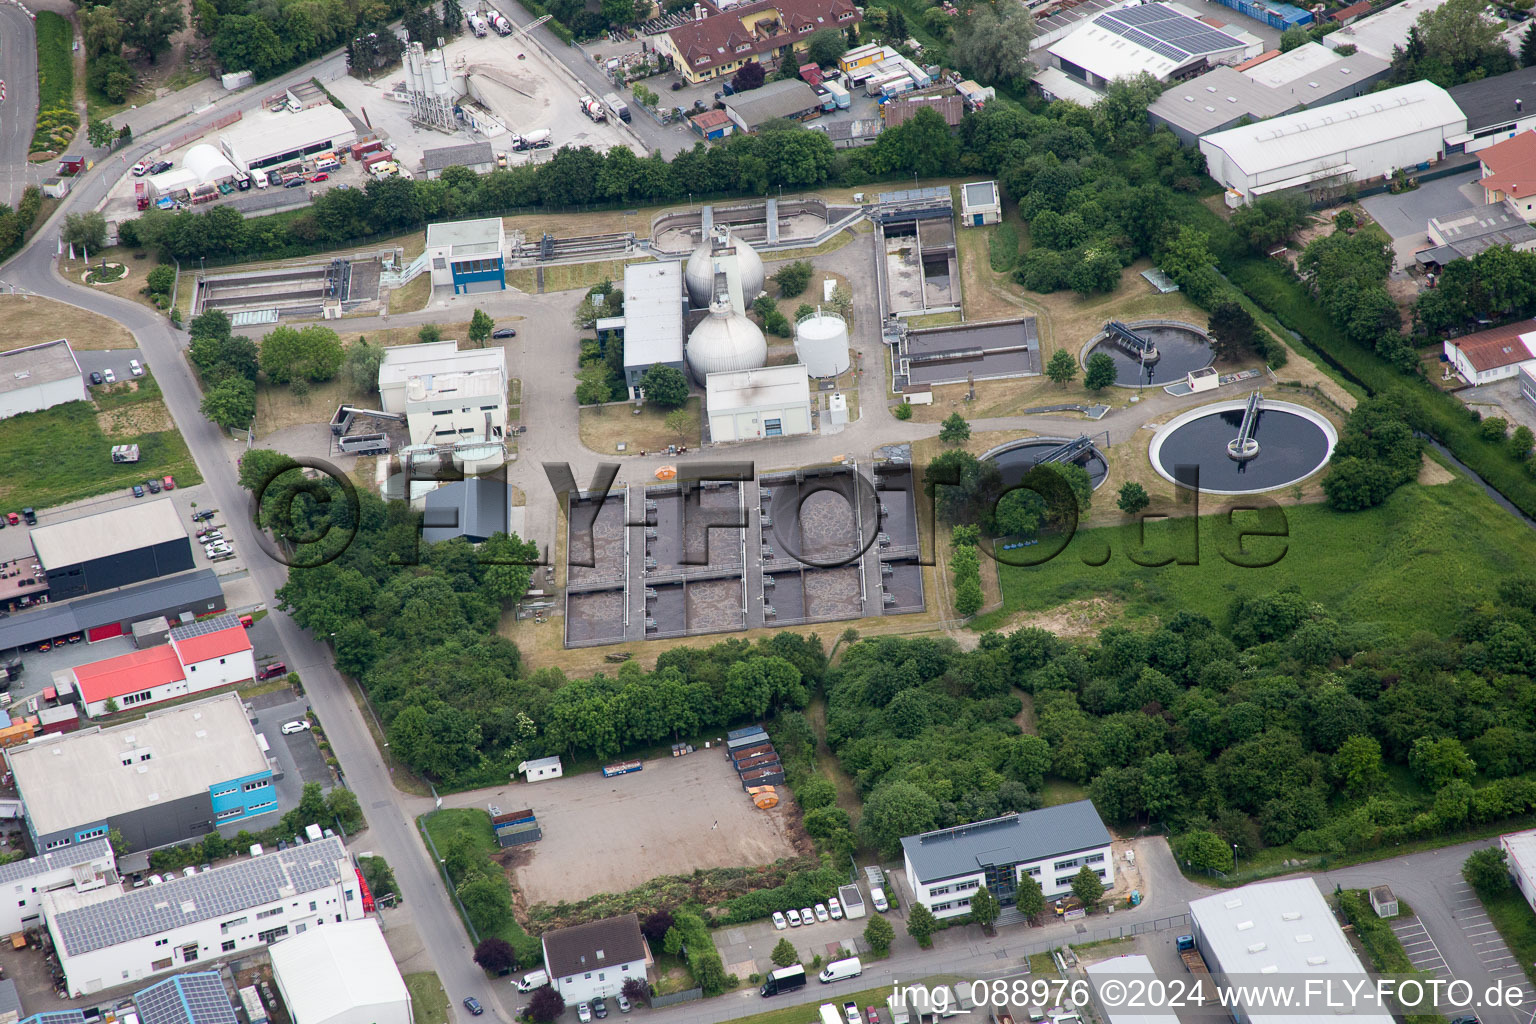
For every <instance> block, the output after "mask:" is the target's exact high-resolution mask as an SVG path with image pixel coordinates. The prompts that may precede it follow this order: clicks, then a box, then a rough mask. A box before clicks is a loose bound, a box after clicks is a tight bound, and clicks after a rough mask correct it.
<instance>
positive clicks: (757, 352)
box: [687, 303, 768, 382]
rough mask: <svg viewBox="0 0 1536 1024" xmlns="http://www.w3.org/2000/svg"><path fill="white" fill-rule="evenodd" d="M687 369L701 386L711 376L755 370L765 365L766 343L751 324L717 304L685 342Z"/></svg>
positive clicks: (726, 307)
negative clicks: (686, 343) (726, 372)
mask: <svg viewBox="0 0 1536 1024" xmlns="http://www.w3.org/2000/svg"><path fill="white" fill-rule="evenodd" d="M687 356H688V368H689V369H690V370H692V371H693V375H694V376H695V377H697V378H698V379H699V381H700V382H703V380H704V378H705V377H707V376H709V375H710V374H712V373H723V372H725V371H727V370H755V369H757V368H758V367H760V366H762V365H763V364H764V363H766V362H767V361H768V341H767V339H765V338H764V337H763V332H762V331H761V330H759V329H758V326H757V325H756V324H754V323H753V322H752V321H751V320H748V319H747V318H746V317H745V316H742V315H741V314H740V313H735V312H732V310H731V308H730V306H729V305H727V304H725V303H716V304H715V305H714V306H713V307H711V309H710V311H709V316H708V317H706V318H705V319H704V321H703V322H702V323H700V324H699V326H697V327H695V328H694V329H693V334H692V335H691V336H690V337H689V338H688V352H687Z"/></svg>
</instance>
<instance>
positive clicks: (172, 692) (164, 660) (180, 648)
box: [71, 615, 256, 718]
mask: <svg viewBox="0 0 1536 1024" xmlns="http://www.w3.org/2000/svg"><path fill="white" fill-rule="evenodd" d="M71 671H72V672H73V673H74V677H75V689H76V691H77V692H78V693H79V694H80V703H81V704H82V705H83V706H84V708H85V713H86V715H87V716H88V717H91V718H95V717H97V716H98V715H103V714H107V713H108V711H107V702H108V701H111V702H112V703H113V705H114V706H115V707H116V708H117V709H118V710H122V709H125V708H129V707H140V706H143V705H148V704H158V703H160V702H161V701H166V700H174V699H176V698H178V697H185V696H187V695H188V694H193V693H201V692H202V691H204V690H212V689H215V688H217V687H220V686H228V685H229V684H231V683H238V682H243V681H245V680H247V679H253V678H255V675H256V661H255V655H254V652H253V650H252V648H251V641H250V638H249V637H247V636H246V634H245V629H244V627H242V626H241V625H240V620H239V618H237V617H236V616H234V615H213V616H209V617H208V618H206V619H202V620H199V621H197V622H189V623H186V624H184V625H180V626H176V627H174V628H173V629H172V630H171V638H170V642H169V643H165V644H160V645H157V646H154V647H147V648H144V649H143V650H138V651H131V652H129V653H128V654H123V655H119V656H118V657H116V658H107V659H106V660H104V661H97V662H92V663H91V664H88V665H80V666H78V667H76V668H74V669H72V670H71Z"/></svg>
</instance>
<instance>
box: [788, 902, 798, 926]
mask: <svg viewBox="0 0 1536 1024" xmlns="http://www.w3.org/2000/svg"><path fill="white" fill-rule="evenodd" d="M788 913H789V926H790V927H791V928H799V927H800V911H798V910H795V909H794V908H793V907H791V908H790V910H789V911H788Z"/></svg>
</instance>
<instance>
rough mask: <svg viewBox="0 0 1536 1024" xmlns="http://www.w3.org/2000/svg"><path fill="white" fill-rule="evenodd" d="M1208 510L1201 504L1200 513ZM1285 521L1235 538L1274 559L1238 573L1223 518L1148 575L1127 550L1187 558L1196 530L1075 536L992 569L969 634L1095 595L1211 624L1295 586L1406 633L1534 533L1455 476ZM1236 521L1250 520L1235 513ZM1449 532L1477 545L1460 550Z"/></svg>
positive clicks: (1520, 555) (1309, 508)
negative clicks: (997, 588) (993, 595)
mask: <svg viewBox="0 0 1536 1024" xmlns="http://www.w3.org/2000/svg"><path fill="white" fill-rule="evenodd" d="M1098 500H1100V501H1106V500H1112V496H1110V495H1101V496H1099V497H1098ZM1213 504H1215V501H1214V499H1212V498H1209V497H1208V498H1207V499H1206V507H1207V508H1210V507H1211V506H1212V505H1213ZM1218 507H1220V506H1218ZM1278 514H1279V513H1277V512H1271V515H1274V516H1276V517H1278ZM1283 514H1284V520H1285V523H1286V529H1287V532H1288V536H1286V537H1284V538H1277V537H1249V538H1248V539H1247V540H1246V541H1244V542H1243V550H1245V551H1246V552H1247V553H1248V555H1249V557H1251V558H1255V559H1257V560H1259V561H1273V564H1272V565H1269V566H1268V567H1265V568H1242V567H1239V566H1236V565H1233V564H1232V563H1231V562H1229V561H1227V559H1226V558H1224V557H1223V554H1222V553H1223V552H1224V551H1225V552H1228V553H1233V552H1236V551H1237V550H1238V540H1237V530H1238V527H1234V526H1233V525H1231V524H1229V523H1228V522H1226V516H1224V515H1203V516H1201V517H1200V518H1199V520H1198V530H1199V557H1198V564H1193V565H1179V564H1169V565H1164V566H1161V567H1158V568H1147V567H1144V566H1142V565H1138V564H1136V563H1135V562H1133V561H1131V558H1130V554H1131V553H1132V552H1137V557H1138V558H1140V559H1141V560H1142V561H1144V562H1147V561H1156V560H1158V559H1159V556H1161V557H1164V558H1166V557H1168V556H1169V555H1172V554H1175V553H1182V552H1189V551H1192V550H1193V546H1192V545H1191V544H1190V543H1189V542H1188V540H1187V539H1186V538H1188V537H1189V535H1190V532H1191V530H1192V529H1193V528H1194V527H1195V526H1196V523H1195V522H1192V521H1191V520H1190V519H1187V518H1186V519H1179V520H1162V521H1152V522H1149V523H1147V525H1146V539H1145V542H1144V543H1142V544H1138V543H1137V542H1136V536H1135V535H1136V532H1137V528H1136V526H1135V525H1134V524H1132V525H1130V526H1124V527H1102V528H1098V529H1092V530H1083V531H1079V533H1078V534H1077V535H1076V536H1075V537H1073V538H1072V540H1071V541H1070V542H1069V543H1068V544H1067V546H1066V547H1065V548H1064V549H1063V550H1062V552H1061V553H1060V554H1059V555H1057V556H1056V557H1055V558H1054V559H1052V560H1051V561H1049V562H1046V563H1045V564H1044V565H1039V566H1034V567H1029V568H1025V567H1018V566H1006V565H1005V566H1001V567H1000V572H999V578H1000V580H1001V583H1002V589H1003V609H1002V610H1001V611H999V612H994V613H992V614H991V615H986V616H982V617H981V618H979V619H978V620H977V621H976V622H975V623H973V628H975V629H977V630H987V629H996V628H999V627H1001V626H1003V625H1004V624H1005V623H1006V621H1007V620H1008V619H1009V618H1010V617H1011V615H1012V614H1013V613H1016V612H1021V611H1025V612H1035V611H1043V610H1046V609H1050V608H1055V607H1057V606H1058V605H1060V604H1062V603H1064V602H1067V601H1072V600H1075V599H1078V598H1083V597H1089V596H1094V595H1111V596H1113V597H1115V598H1117V599H1119V600H1120V601H1122V602H1123V603H1124V614H1125V616H1126V617H1127V618H1129V619H1146V618H1149V617H1153V616H1156V617H1159V618H1162V619H1167V618H1168V617H1170V616H1172V615H1173V614H1174V613H1175V612H1177V611H1181V610H1187V611H1190V612H1195V613H1197V614H1201V615H1206V616H1208V617H1210V619H1211V620H1212V621H1213V622H1216V623H1217V624H1218V625H1221V624H1223V623H1225V621H1226V618H1227V612H1228V610H1229V608H1230V607H1231V605H1232V602H1233V600H1234V599H1235V598H1238V597H1243V596H1250V595H1254V594H1264V593H1268V592H1270V591H1274V590H1279V589H1281V588H1282V587H1286V586H1290V585H1293V584H1294V585H1295V586H1297V587H1299V588H1300V590H1301V593H1302V594H1303V595H1304V596H1305V597H1306V598H1307V599H1308V600H1310V601H1319V602H1321V603H1322V604H1323V605H1324V606H1325V607H1327V608H1329V609H1330V610H1331V611H1332V612H1333V613H1335V614H1337V615H1339V616H1340V617H1342V618H1344V619H1347V620H1349V621H1352V622H1358V623H1366V622H1379V623H1381V624H1382V625H1383V626H1384V627H1385V628H1386V629H1387V630H1388V631H1389V632H1391V633H1393V634H1395V635H1397V636H1399V637H1406V636H1408V635H1410V634H1412V633H1413V632H1414V631H1415V630H1421V629H1422V630H1429V631H1437V630H1440V629H1443V628H1444V624H1445V623H1447V622H1453V621H1455V620H1456V617H1457V616H1458V615H1459V614H1460V611H1461V609H1462V608H1463V607H1464V606H1465V605H1467V604H1469V603H1471V602H1472V601H1474V600H1475V599H1476V595H1478V594H1480V593H1489V594H1491V591H1492V587H1493V582H1494V581H1496V580H1498V579H1499V578H1500V577H1501V576H1502V575H1503V574H1504V573H1506V572H1507V571H1508V567H1509V566H1511V565H1528V564H1530V560H1531V559H1532V558H1533V557H1536V532H1532V531H1531V529H1530V528H1529V527H1527V526H1526V525H1525V524H1524V523H1522V522H1520V521H1519V520H1518V519H1516V518H1514V517H1513V516H1510V515H1509V514H1508V513H1507V512H1505V511H1504V510H1503V509H1502V508H1500V507H1499V506H1498V505H1496V504H1494V502H1493V501H1492V500H1491V499H1490V498H1489V497H1488V496H1487V495H1486V494H1485V493H1484V492H1483V490H1482V489H1481V488H1479V487H1477V486H1476V485H1475V484H1473V483H1472V482H1471V481H1468V480H1465V479H1458V480H1456V481H1455V482H1453V483H1450V484H1446V485H1441V486H1435V487H1425V486H1420V485H1417V484H1411V485H1409V486H1407V487H1403V488H1401V489H1399V490H1398V491H1397V493H1395V494H1394V495H1393V496H1392V497H1391V498H1390V499H1389V500H1388V501H1387V502H1386V504H1384V505H1382V506H1380V507H1378V508H1374V509H1370V510H1368V511H1365V512H1353V513H1338V512H1334V511H1332V510H1330V509H1328V508H1327V507H1326V506H1324V505H1296V506H1289V507H1287V508H1285V509H1284V510H1283ZM1237 522H1238V523H1239V525H1240V526H1241V525H1243V524H1253V523H1255V522H1256V519H1255V517H1254V515H1253V514H1252V513H1244V514H1241V515H1240V516H1239V517H1238V519H1237ZM1248 528H1249V529H1252V528H1254V527H1253V526H1252V525H1248ZM1458 537H1472V538H1475V540H1474V542H1473V543H1460V542H1457V540H1456V538H1458ZM1106 553H1107V556H1108V560H1107V561H1104V559H1105V556H1106ZM1101 561H1102V562H1103V564H1101V565H1097V566H1095V565H1090V564H1087V563H1088V562H1101Z"/></svg>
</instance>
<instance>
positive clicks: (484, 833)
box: [416, 807, 538, 1024]
mask: <svg viewBox="0 0 1536 1024" xmlns="http://www.w3.org/2000/svg"><path fill="white" fill-rule="evenodd" d="M416 824H417V825H418V826H419V827H420V828H422V829H424V830H425V831H426V833H427V834H428V835H430V836H431V837H432V842H433V844H435V845H436V846H437V852H438V853H442V852H443V851H444V850H446V849H448V844H449V843H450V842H451V841H452V840H453V837H454V836H457V835H468V836H469V837H470V838H471V839H473V840H474V842H475V845H476V846H478V847H480V848H481V849H482V850H483V851H484V852H485V855H486V856H487V857H494V856H495V855H496V854H497V853H499V852H501V848H500V847H499V846H497V845H496V834H495V833H494V832H492V831H491V816H490V815H489V814H487V813H486V812H485V811H481V810H477V809H476V808H473V807H447V808H444V809H443V810H440V811H434V812H432V813H431V814H424V815H422V816H421V817H420V818H418V819H416ZM430 852H431V848H430V847H429V848H428V853H430ZM511 881H512V879H511V878H508V879H507V882H508V884H511ZM455 907H457V903H455ZM465 930H466V931H467V930H468V929H467V928H466V929H465ZM496 936H497V937H498V938H502V939H506V940H507V941H508V942H510V943H511V944H512V945H513V946H514V947H515V948H517V949H518V950H519V956H518V961H519V963H522V962H524V961H525V960H526V957H525V956H524V955H523V954H522V951H523V950H524V949H525V948H526V947H528V946H530V945H532V946H537V945H538V943H537V942H536V941H535V940H533V939H530V938H529V936H528V933H527V932H525V931H523V929H522V926H521V925H519V924H518V923H517V921H515V920H514V919H512V918H511V917H508V918H507V921H506V923H505V924H503V925H502V927H501V929H500V930H499V931H497V932H496ZM489 937H490V936H488V935H481V936H480V938H482V939H486V938H489ZM529 969H530V970H531V969H532V967H531V966H530V967H529ZM418 1024H420V1022H418Z"/></svg>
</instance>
